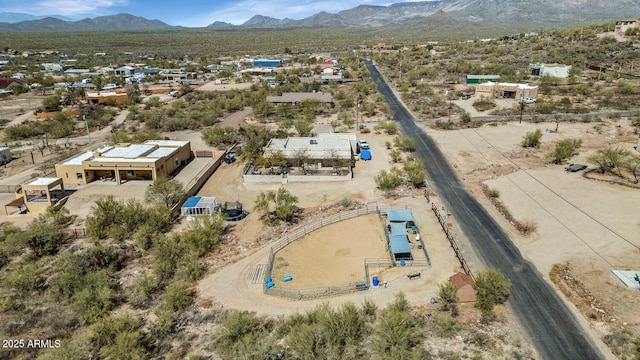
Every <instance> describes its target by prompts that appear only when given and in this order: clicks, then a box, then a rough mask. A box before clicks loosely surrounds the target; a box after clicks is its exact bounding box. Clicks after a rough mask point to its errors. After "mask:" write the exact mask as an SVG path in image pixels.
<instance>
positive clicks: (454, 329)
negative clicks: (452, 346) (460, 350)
mask: <svg viewBox="0 0 640 360" xmlns="http://www.w3.org/2000/svg"><path fill="white" fill-rule="evenodd" d="M459 331H460V324H458V322H457V321H456V319H454V318H453V317H451V316H449V315H441V316H438V318H437V319H436V333H437V334H438V336H440V337H444V338H452V337H454V336H455V335H456V334H457V333H458V332H459Z"/></svg>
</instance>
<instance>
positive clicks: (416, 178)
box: [403, 160, 427, 188]
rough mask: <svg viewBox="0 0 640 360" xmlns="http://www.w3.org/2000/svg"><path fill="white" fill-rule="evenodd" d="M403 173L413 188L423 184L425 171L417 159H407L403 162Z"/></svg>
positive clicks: (425, 176) (425, 175)
mask: <svg viewBox="0 0 640 360" xmlns="http://www.w3.org/2000/svg"><path fill="white" fill-rule="evenodd" d="M403 165H404V173H405V175H406V177H407V180H408V181H409V184H411V185H412V186H413V187H415V188H420V187H423V186H425V180H426V179H427V172H426V171H425V170H424V168H423V167H422V163H421V162H420V161H417V160H407V161H405V162H404V164H403Z"/></svg>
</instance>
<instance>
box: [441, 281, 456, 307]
mask: <svg viewBox="0 0 640 360" xmlns="http://www.w3.org/2000/svg"><path fill="white" fill-rule="evenodd" d="M457 292H458V289H456V287H455V285H453V283H452V282H451V281H450V280H446V281H443V282H441V283H440V284H438V298H440V309H441V310H445V311H446V310H449V309H450V308H451V305H453V304H455V303H456V301H457V299H456V298H457Z"/></svg>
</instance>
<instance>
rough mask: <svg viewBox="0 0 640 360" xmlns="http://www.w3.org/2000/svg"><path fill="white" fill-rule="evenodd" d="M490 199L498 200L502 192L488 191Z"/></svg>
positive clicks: (496, 190)
mask: <svg viewBox="0 0 640 360" xmlns="http://www.w3.org/2000/svg"><path fill="white" fill-rule="evenodd" d="M488 194H489V197H490V198H494V199H497V198H499V197H500V190H498V189H489V191H488Z"/></svg>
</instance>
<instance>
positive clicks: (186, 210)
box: [180, 196, 218, 216]
mask: <svg viewBox="0 0 640 360" xmlns="http://www.w3.org/2000/svg"><path fill="white" fill-rule="evenodd" d="M217 207H218V202H217V201H216V198H214V197H203V196H192V197H190V198H188V199H187V201H185V202H184V204H183V205H182V207H181V208H180V215H182V216H200V215H209V216H211V215H213V213H214V212H215V211H216V208H217Z"/></svg>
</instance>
